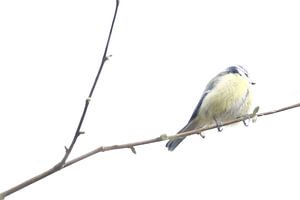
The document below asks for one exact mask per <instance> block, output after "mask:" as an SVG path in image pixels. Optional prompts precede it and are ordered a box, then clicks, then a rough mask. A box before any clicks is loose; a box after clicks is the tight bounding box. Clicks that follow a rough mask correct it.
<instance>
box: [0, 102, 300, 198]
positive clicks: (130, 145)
mask: <svg viewBox="0 0 300 200" xmlns="http://www.w3.org/2000/svg"><path fill="white" fill-rule="evenodd" d="M297 107H300V103H297V104H294V105H291V106H287V107H283V108H280V109H276V110H272V111H268V112H262V113H257V112H258V107H257V108H255V109H254V111H253V113H252V114H250V115H246V116H243V117H240V118H238V119H236V120H232V121H229V122H225V123H223V126H228V125H230V124H234V123H238V122H241V121H244V120H249V119H252V120H253V121H254V120H255V119H256V117H263V116H267V115H271V114H276V113H279V112H283V111H286V110H290V109H294V108H297ZM215 128H218V126H217V125H214V126H208V127H205V128H199V129H195V130H191V131H186V132H182V133H180V134H175V135H170V136H168V135H166V134H163V135H160V136H159V137H156V138H153V139H148V140H142V141H138V142H132V143H126V144H120V145H111V146H100V147H98V148H96V149H94V150H92V151H90V152H88V153H86V154H83V155H81V156H79V157H77V158H74V159H72V160H70V161H68V162H66V163H65V164H64V165H63V166H62V167H61V168H58V169H57V168H55V167H54V168H51V169H49V170H47V171H45V172H43V173H42V174H40V175H38V176H35V177H33V178H31V179H29V180H27V181H25V182H23V183H21V184H19V185H17V186H15V187H13V188H11V189H9V190H7V191H5V192H3V193H0V199H1V197H2V198H3V199H4V197H6V196H8V195H9V194H12V193H14V192H16V191H18V190H20V189H22V188H24V187H26V186H28V185H29V184H31V183H34V182H36V181H38V180H40V179H42V178H45V177H46V176H48V175H50V174H53V173H55V172H57V171H58V170H60V169H63V168H66V167H68V166H70V165H73V164H75V163H77V162H79V161H81V160H83V159H86V158H88V157H90V156H92V155H95V154H97V153H99V152H105V151H112V150H117V149H129V150H131V151H132V152H133V153H136V150H135V147H136V146H141V145H146V144H152V143H156V142H161V141H164V140H169V139H175V138H180V137H186V136H190V135H194V134H200V133H203V132H205V131H207V130H211V129H215ZM45 174H46V175H45ZM28 183H29V184H28Z"/></svg>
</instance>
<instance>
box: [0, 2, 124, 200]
mask: <svg viewBox="0 0 300 200" xmlns="http://www.w3.org/2000/svg"><path fill="white" fill-rule="evenodd" d="M119 3H120V2H119V0H116V7H115V11H114V16H113V19H112V23H111V27H110V30H109V34H108V38H107V42H106V46H105V49H104V53H103V56H102V61H101V64H100V67H99V69H98V72H97V75H96V78H95V80H94V82H93V85H92V87H91V90H90V93H89V96H88V98H87V99H86V100H85V105H84V108H83V112H82V114H81V117H80V120H79V123H78V126H77V129H76V132H75V134H74V137H73V139H72V142H71V144H70V146H69V147H66V146H65V154H64V156H63V158H62V159H61V161H60V162H58V163H57V164H56V165H55V166H54V167H52V168H51V169H48V170H47V171H45V172H43V173H41V174H39V175H37V176H35V177H33V178H31V179H29V180H27V181H25V182H23V183H21V184H19V185H17V186H15V187H13V188H11V189H9V190H7V191H5V192H2V193H0V200H1V199H4V198H5V197H6V196H8V195H10V194H12V193H14V192H17V191H19V190H21V189H23V188H24V187H27V186H28V185H30V184H32V183H35V182H37V181H39V180H41V179H43V178H45V177H47V176H49V175H51V174H53V173H55V172H57V171H59V170H60V169H62V168H64V167H65V164H66V161H67V159H68V158H69V156H70V154H71V152H72V150H73V148H74V145H75V143H76V141H77V139H78V137H79V136H80V135H81V134H83V133H84V132H83V131H81V126H82V123H83V121H84V119H85V116H86V112H87V109H88V107H89V104H90V101H91V99H92V96H93V93H94V90H95V87H96V85H97V82H98V79H99V76H100V74H101V71H102V68H103V66H104V64H105V62H106V61H107V60H108V56H107V49H108V46H109V42H110V38H111V34H112V31H113V27H114V24H115V20H116V16H117V12H118V7H119Z"/></svg>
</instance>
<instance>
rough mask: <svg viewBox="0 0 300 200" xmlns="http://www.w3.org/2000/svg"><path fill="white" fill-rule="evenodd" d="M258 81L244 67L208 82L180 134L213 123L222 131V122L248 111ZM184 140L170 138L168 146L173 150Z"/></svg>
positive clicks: (220, 74)
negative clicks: (253, 88)
mask: <svg viewBox="0 0 300 200" xmlns="http://www.w3.org/2000/svg"><path fill="white" fill-rule="evenodd" d="M254 84H255V82H252V81H251V79H250V78H249V74H248V71H247V70H246V69H245V68H244V67H243V66H240V65H234V66H230V67H227V68H226V69H225V70H223V71H222V72H220V73H219V74H217V75H216V76H215V77H213V78H212V79H211V80H210V81H209V82H208V84H207V85H206V87H205V89H204V91H203V93H202V96H201V98H200V101H199V102H198V104H197V106H196V108H195V109H194V112H193V113H192V116H191V117H190V120H189V121H188V123H187V124H186V125H185V126H184V127H183V128H182V129H181V130H180V131H179V132H178V133H177V134H179V133H182V132H186V131H191V130H194V129H198V128H204V127H206V126H210V125H217V128H218V130H219V131H222V129H221V126H222V122H226V121H230V120H234V119H237V118H238V117H241V116H243V115H246V114H248V111H249V109H250V108H251V104H252V92H251V87H252V85H254ZM244 124H245V125H247V124H246V123H245V122H244ZM200 135H201V136H202V137H204V136H203V135H202V134H201V133H200ZM184 139H185V137H180V138H174V139H170V140H169V141H168V142H167V144H166V147H167V148H168V150H169V151H173V150H174V149H175V148H176V147H177V146H178V145H179V144H180V143H181V142H182V141H183V140H184Z"/></svg>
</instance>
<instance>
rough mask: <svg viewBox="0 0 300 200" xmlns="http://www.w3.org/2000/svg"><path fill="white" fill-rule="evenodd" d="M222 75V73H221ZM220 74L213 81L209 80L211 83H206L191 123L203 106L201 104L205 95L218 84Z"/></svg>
mask: <svg viewBox="0 0 300 200" xmlns="http://www.w3.org/2000/svg"><path fill="white" fill-rule="evenodd" d="M219 76H220V74H219ZM217 77H218V76H216V77H214V78H213V79H212V80H211V81H209V83H208V84H207V85H206V87H205V90H204V92H203V94H202V96H201V98H200V101H199V102H198V104H197V106H196V108H195V110H194V112H193V114H192V116H191V118H190V120H189V123H190V122H192V120H193V119H195V118H196V117H197V115H198V113H199V110H200V108H201V105H202V103H203V100H204V99H205V97H206V96H207V95H208V94H209V93H210V91H211V90H212V89H213V88H214V87H215V86H216V85H217V83H218V81H219V78H217Z"/></svg>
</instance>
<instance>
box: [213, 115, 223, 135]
mask: <svg viewBox="0 0 300 200" xmlns="http://www.w3.org/2000/svg"><path fill="white" fill-rule="evenodd" d="M214 120H215V122H216V125H217V129H218V131H219V132H222V131H223V127H222V126H223V125H222V122H218V120H217V119H216V118H214Z"/></svg>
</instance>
